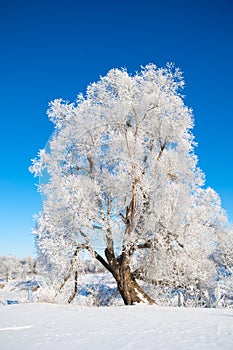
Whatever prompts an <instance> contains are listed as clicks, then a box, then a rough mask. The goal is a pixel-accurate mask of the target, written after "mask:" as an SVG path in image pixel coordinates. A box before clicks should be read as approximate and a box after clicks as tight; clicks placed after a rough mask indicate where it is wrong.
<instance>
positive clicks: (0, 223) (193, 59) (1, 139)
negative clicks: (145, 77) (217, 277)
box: [0, 0, 233, 257]
mask: <svg viewBox="0 0 233 350" xmlns="http://www.w3.org/2000/svg"><path fill="white" fill-rule="evenodd" d="M232 18H233V2H232V0H202V1H200V0H190V1H189V0H186V1H184V0H183V1H182V0H176V1H172V0H163V1H161V0H160V1H157V0H154V1H153V0H144V1H137V0H134V1H133V0H118V1H111V0H108V1H105V0H102V1H101V0H99V1H94V0H89V1H88V0H86V1H84V0H83V1H79V0H77V1H71V0H66V1H59V0H56V1H53V0H47V1H44V0H40V1H33V0H30V1H29V0H28V1H27V0H19V1H16V0H12V1H11V0H0V102H1V109H0V115H1V128H0V152H1V163H0V164H1V165H0V255H5V254H13V255H17V256H20V257H22V256H26V255H32V254H33V251H34V243H33V237H32V235H31V234H30V232H31V227H33V225H34V223H33V220H32V215H33V214H34V213H35V212H38V211H39V210H40V206H41V201H40V196H39V194H38V193H37V192H36V188H35V186H34V184H35V182H36V181H37V180H36V179H34V177H33V175H32V174H30V173H29V172H28V167H29V165H30V159H31V158H34V157H35V156H36V154H37V152H38V150H39V148H43V147H44V145H45V144H46V142H47V139H48V138H49V136H50V134H51V132H52V130H53V127H52V124H51V123H50V122H49V121H48V119H47V117H46V110H47V106H48V102H49V101H51V100H53V99H54V98H60V97H62V98H64V99H67V100H70V101H73V100H74V99H75V98H76V95H77V94H78V93H79V92H85V89H86V86H87V84H89V83H90V82H93V81H96V80H98V78H99V76H100V75H105V74H106V73H107V72H108V70H109V69H111V68H113V67H119V68H120V67H126V68H127V69H128V71H129V72H132V73H133V72H134V71H135V70H138V69H140V65H145V64H147V63H151V62H153V63H156V64H157V65H158V66H164V65H165V64H166V62H174V63H175V64H176V66H178V67H180V68H181V70H182V71H183V72H184V77H185V81H186V88H185V92H184V93H185V95H186V96H187V97H186V100H185V101H186V104H187V105H188V106H189V107H192V108H193V110H194V116H195V124H196V125H195V129H194V134H195V137H196V141H197V142H198V147H197V149H196V153H197V154H198V156H199V166H200V167H201V168H202V169H203V171H204V172H205V174H206V179H207V181H206V184H207V185H208V186H211V187H213V188H214V189H215V190H216V191H217V192H218V193H219V194H220V196H221V198H222V203H223V207H224V208H225V209H226V210H227V211H228V215H229V218H230V220H231V221H233V176H232V173H233V143H232V139H233V106H232V102H233V20H232Z"/></svg>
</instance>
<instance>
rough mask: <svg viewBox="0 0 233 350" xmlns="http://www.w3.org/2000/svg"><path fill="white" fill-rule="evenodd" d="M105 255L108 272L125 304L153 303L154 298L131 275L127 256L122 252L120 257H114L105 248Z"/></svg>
mask: <svg viewBox="0 0 233 350" xmlns="http://www.w3.org/2000/svg"><path fill="white" fill-rule="evenodd" d="M105 255H106V258H107V260H108V263H109V265H110V268H111V271H110V272H111V273H112V275H113V277H114V279H115V280H116V283H117V287H118V290H119V292H120V294H121V296H122V299H123V301H124V303H125V305H133V304H137V303H147V304H154V300H152V299H151V298H150V297H149V295H147V294H146V293H145V291H144V290H143V289H142V288H141V287H140V286H139V284H138V283H137V282H136V280H135V278H134V277H133V275H132V273H131V270H130V265H129V263H130V258H129V256H128V255H127V254H126V253H122V254H121V256H120V258H118V259H116V258H115V257H114V255H113V254H111V252H110V251H109V250H108V249H106V251H105Z"/></svg>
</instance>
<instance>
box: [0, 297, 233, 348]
mask: <svg viewBox="0 0 233 350" xmlns="http://www.w3.org/2000/svg"><path fill="white" fill-rule="evenodd" d="M0 348H1V349H2V350H14V349H17V350H18V349H24V350H27V349H30V350H34V349H43V350H46V349H50V350H60V349H61V350H66V349H76V350H77V349H79V350H84V349H86V350H87V349H88V350H89V349H95V350H97V349H98V350H104V349H109V348H110V349H111V350H113V349H134V350H137V349H138V350H139V349H140V350H142V349H143V350H144V349H145V350H147V349H148V350H152V349H156V350H162V349H164V350H170V349H172V350H176V349H189V350H193V349H199V350H208V349H211V350H212V349H221V350H227V349H229V350H230V349H233V310H230V309H197V308H196V309H189V308H162V307H157V306H147V305H137V306H128V307H126V306H122V307H119V306H118V307H100V308H97V307H80V306H76V305H55V304H36V303H33V304H29V303H28V304H18V305H9V306H3V305H0Z"/></svg>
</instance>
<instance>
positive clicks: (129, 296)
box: [31, 64, 227, 304]
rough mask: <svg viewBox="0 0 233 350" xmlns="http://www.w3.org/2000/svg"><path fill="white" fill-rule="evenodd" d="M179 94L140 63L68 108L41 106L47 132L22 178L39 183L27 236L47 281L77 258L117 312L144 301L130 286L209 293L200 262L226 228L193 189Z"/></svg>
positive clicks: (203, 192) (199, 178)
mask: <svg viewBox="0 0 233 350" xmlns="http://www.w3.org/2000/svg"><path fill="white" fill-rule="evenodd" d="M183 87H184V81H183V78H182V74H181V72H180V70H179V69H177V68H174V66H173V65H171V64H168V65H167V66H166V67H165V68H158V67H156V66H155V65H154V64H149V65H147V66H145V67H142V69H141V71H140V72H137V73H136V74H135V75H130V74H128V72H127V71H126V70H125V69H121V70H119V69H112V70H110V71H109V72H108V74H107V75H106V76H104V77H101V78H100V80H99V81H98V82H97V83H92V84H90V85H89V86H88V88H87V91H86V94H85V96H84V95H82V94H80V95H78V98H77V100H76V101H75V103H69V102H66V101H63V100H61V99H57V100H55V101H53V102H51V103H50V107H49V110H48V116H49V118H50V120H51V121H52V122H53V123H54V126H55V131H54V133H53V135H52V137H51V139H50V141H49V145H48V147H47V149H43V150H40V151H39V155H38V157H37V158H36V159H34V160H33V165H32V167H31V171H32V172H34V174H35V175H36V176H37V175H39V176H41V175H44V176H46V178H48V181H47V182H46V183H45V184H43V185H41V186H40V187H39V190H40V192H41V193H42V195H43V208H42V211H41V213H40V214H39V216H38V224H37V227H36V229H35V230H34V232H35V234H36V237H37V238H36V239H37V247H38V251H39V253H40V255H41V256H43V257H44V259H45V261H46V263H47V264H48V266H50V268H51V267H53V268H54V269H56V271H59V273H57V275H56V276H57V279H59V276H60V279H62V278H64V276H66V275H67V271H70V275H69V276H71V275H72V271H73V272H74V270H75V268H77V267H74V266H76V265H75V263H74V261H75V259H77V257H78V253H79V252H80V251H83V250H86V251H88V252H89V253H90V254H92V256H93V257H94V258H96V259H97V260H98V261H99V262H100V263H101V264H102V265H103V266H104V267H105V268H106V270H108V271H109V272H110V273H111V274H112V275H113V277H114V278H115V280H116V283H117V287H118V290H119V292H120V294H121V296H122V298H123V300H124V302H125V304H133V303H135V302H141V301H144V302H149V303H152V302H153V301H154V300H153V298H152V297H151V296H149V295H148V293H147V292H146V291H145V288H144V287H143V285H142V283H140V280H142V281H144V282H145V281H150V282H152V281H153V283H154V284H155V285H157V286H158V285H159V286H161V287H162V288H165V287H167V286H169V287H172V288H183V289H185V290H189V291H190V290H194V289H195V290H198V291H200V290H201V289H203V288H207V287H206V286H207V285H208V286H210V285H212V284H213V281H214V280H215V278H216V264H215V262H214V261H213V259H211V258H210V257H211V254H213V252H214V251H215V250H216V246H217V244H218V243H217V242H218V239H219V232H220V231H221V230H223V227H225V223H226V221H227V219H226V215H225V213H224V211H223V210H222V208H221V203H220V199H219V196H218V195H217V194H216V192H215V191H214V190H212V189H210V188H207V189H204V188H203V185H204V175H203V173H202V171H201V170H200V169H199V168H198V166H197V162H198V159H197V156H196V155H195V153H194V147H195V145H196V144H195V142H194V137H193V134H192V128H193V125H194V121H193V115H192V110H191V109H190V108H188V107H187V106H185V104H184V98H183V96H182V89H183ZM45 174H46V175H45ZM217 237H218V239H217ZM210 281H211V282H210ZM203 286H204V287H203ZM207 289H208V288H207Z"/></svg>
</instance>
